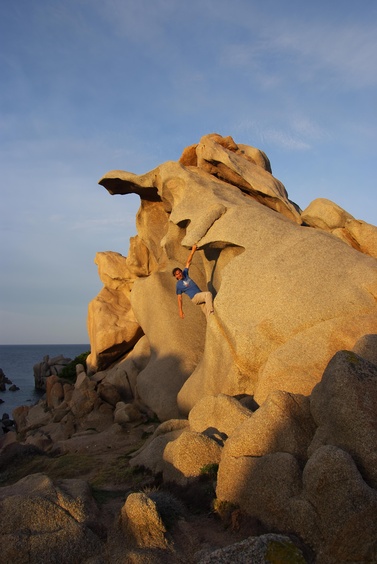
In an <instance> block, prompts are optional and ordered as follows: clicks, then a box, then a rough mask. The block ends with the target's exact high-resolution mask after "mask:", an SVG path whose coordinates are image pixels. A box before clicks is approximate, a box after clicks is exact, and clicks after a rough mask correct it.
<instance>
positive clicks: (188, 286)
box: [173, 245, 213, 321]
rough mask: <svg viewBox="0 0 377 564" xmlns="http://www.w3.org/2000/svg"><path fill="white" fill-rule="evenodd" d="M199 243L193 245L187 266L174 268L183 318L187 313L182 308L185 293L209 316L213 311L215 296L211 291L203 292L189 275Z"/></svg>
mask: <svg viewBox="0 0 377 564" xmlns="http://www.w3.org/2000/svg"><path fill="white" fill-rule="evenodd" d="M197 248H198V247H197V245H193V247H192V249H191V252H190V254H189V256H188V258H187V262H186V267H185V268H184V270H183V271H182V270H181V269H180V268H178V267H175V268H174V269H173V276H174V277H175V278H176V280H177V285H176V294H177V297H178V312H179V317H180V318H181V319H183V318H184V317H185V314H184V313H183V309H182V294H183V293H185V294H187V295H188V297H189V298H191V301H192V302H193V303H194V304H195V305H201V306H202V309H203V311H204V313H205V316H206V318H207V321H208V318H209V316H210V315H211V314H212V313H213V298H212V294H211V292H202V291H201V290H200V288H199V287H198V286H197V285H196V284H195V282H194V281H193V280H192V279H191V278H190V277H189V268H190V265H191V261H192V257H193V256H194V253H195V251H196V249H197Z"/></svg>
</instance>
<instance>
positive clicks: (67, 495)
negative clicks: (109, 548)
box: [0, 474, 103, 564]
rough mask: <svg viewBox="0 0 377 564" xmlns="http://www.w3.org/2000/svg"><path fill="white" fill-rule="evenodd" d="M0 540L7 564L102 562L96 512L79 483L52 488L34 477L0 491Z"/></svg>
mask: <svg viewBox="0 0 377 564" xmlns="http://www.w3.org/2000/svg"><path fill="white" fill-rule="evenodd" d="M0 511H1V521H0V539H1V552H2V559H3V561H4V562H31V563H37V562H42V561H43V562H58V561H59V562H61V561H64V562H65V563H67V564H75V563H77V562H84V561H86V560H88V559H89V558H91V557H92V558H93V557H95V556H97V557H98V556H99V555H101V553H102V550H103V546H102V542H101V540H100V538H99V536H98V535H97V534H96V532H95V531H96V529H98V528H97V525H96V517H97V515H98V509H97V507H96V505H95V503H94V500H93V498H92V497H91V494H90V490H89V487H88V485H87V484H86V483H85V482H83V481H81V480H63V481H61V482H59V483H56V484H54V483H53V482H52V481H51V480H50V479H49V478H48V477H47V476H46V475H44V474H33V475H30V476H27V477H26V478H23V479H22V480H20V481H19V482H17V483H16V484H13V485H12V486H6V487H2V488H0Z"/></svg>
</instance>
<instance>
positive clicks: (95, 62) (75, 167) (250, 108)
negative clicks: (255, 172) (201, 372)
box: [0, 0, 377, 344]
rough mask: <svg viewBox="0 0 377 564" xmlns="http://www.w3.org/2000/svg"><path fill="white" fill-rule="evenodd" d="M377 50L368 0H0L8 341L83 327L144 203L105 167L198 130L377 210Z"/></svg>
mask: <svg viewBox="0 0 377 564" xmlns="http://www.w3.org/2000/svg"><path fill="white" fill-rule="evenodd" d="M376 61H377V3H376V1H375V0H360V1H359V2H355V0H342V2H329V0H317V1H316V2H305V1H303V0H285V1H284V2H282V1H281V0H264V1H263V2H260V0H258V1H255V0H190V2H183V1H182V0H33V1H30V0H12V1H11V2H10V1H9V0H0V76H1V88H0V173H1V184H0V186H1V198H0V217H1V238H0V261H1V268H0V344H55V343H61V344H68V343H69V344H70V343H77V344H80V343H88V342H89V339H88V334H87V328H86V321H87V310H88V304H89V302H90V301H91V300H92V299H93V298H95V296H96V295H97V294H98V292H99V291H100V290H101V288H102V283H101V281H100V279H99V277H98V273H97V267H96V265H95V264H94V258H95V255H96V253H97V252H99V251H109V250H110V251H115V252H119V253H121V254H122V255H124V256H127V252H128V248H129V239H130V237H132V236H134V235H136V227H135V215H136V212H137V209H138V207H139V199H138V197H137V196H135V195H131V196H119V195H118V196H110V195H109V194H108V192H107V191H106V190H105V189H104V188H103V187H101V186H99V185H98V180H99V179H100V178H101V177H102V176H103V175H104V174H105V173H106V172H108V171H109V170H113V169H121V170H127V171H130V172H134V173H137V174H143V173H145V172H147V171H149V170H151V169H153V168H155V167H156V166H158V165H159V164H161V163H163V162H165V161H169V160H177V159H179V157H180V155H181V153H182V151H183V149H184V148H185V147H186V146H188V145H192V144H194V143H198V142H199V140H200V138H201V137H202V136H203V135H206V134H208V133H214V132H216V133H219V134H221V135H223V136H228V135H230V136H232V137H233V139H234V140H235V142H236V143H243V144H247V145H251V146H253V147H257V148H259V149H261V150H263V151H264V152H265V153H266V154H267V156H268V157H269V159H270V161H271V165H272V172H273V174H274V176H275V177H277V178H278V179H279V180H280V181H281V182H282V183H283V184H284V186H285V188H286V189H287V191H288V194H289V198H290V199H291V200H293V201H294V202H296V203H297V204H298V205H299V206H300V207H301V208H302V209H305V208H306V207H307V206H308V205H309V203H310V202H311V201H312V200H314V199H316V198H328V199H330V200H332V201H333V202H335V203H337V204H338V205H339V206H341V207H342V208H344V209H345V210H347V211H348V212H349V213H350V214H352V215H353V216H354V217H355V218H356V219H361V220H363V221H366V222H368V223H372V224H374V225H377V191H376V181H375V178H376V171H375V168H376V164H377V158H376V157H377V142H376V141H377V119H376V118H377V95H376V94H377V67H376Z"/></svg>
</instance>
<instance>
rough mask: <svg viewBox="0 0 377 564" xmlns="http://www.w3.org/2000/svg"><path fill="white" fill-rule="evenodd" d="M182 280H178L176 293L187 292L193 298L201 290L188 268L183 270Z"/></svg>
mask: <svg viewBox="0 0 377 564" xmlns="http://www.w3.org/2000/svg"><path fill="white" fill-rule="evenodd" d="M182 274H183V278H182V280H177V286H176V293H177V294H183V293H185V294H187V295H188V297H189V298H190V299H192V298H193V297H194V296H195V294H197V293H198V292H201V290H200V288H198V286H197V285H196V284H195V282H194V281H193V280H191V278H190V277H189V275H188V268H185V269H184V270H183V271H182Z"/></svg>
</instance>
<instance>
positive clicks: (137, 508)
mask: <svg viewBox="0 0 377 564" xmlns="http://www.w3.org/2000/svg"><path fill="white" fill-rule="evenodd" d="M120 526H121V528H122V530H123V532H124V534H125V535H126V537H128V538H129V539H130V542H131V543H133V544H134V545H136V546H137V547H141V548H159V549H166V548H167V547H168V541H167V539H166V536H165V535H166V528H165V525H164V523H163V522H162V519H161V517H160V515H159V513H158V510H157V507H156V504H155V502H154V501H153V500H152V499H150V498H149V497H148V496H147V495H146V494H144V493H131V494H130V495H129V496H128V497H127V499H126V502H125V503H124V505H123V507H122V509H121V513H120Z"/></svg>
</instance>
